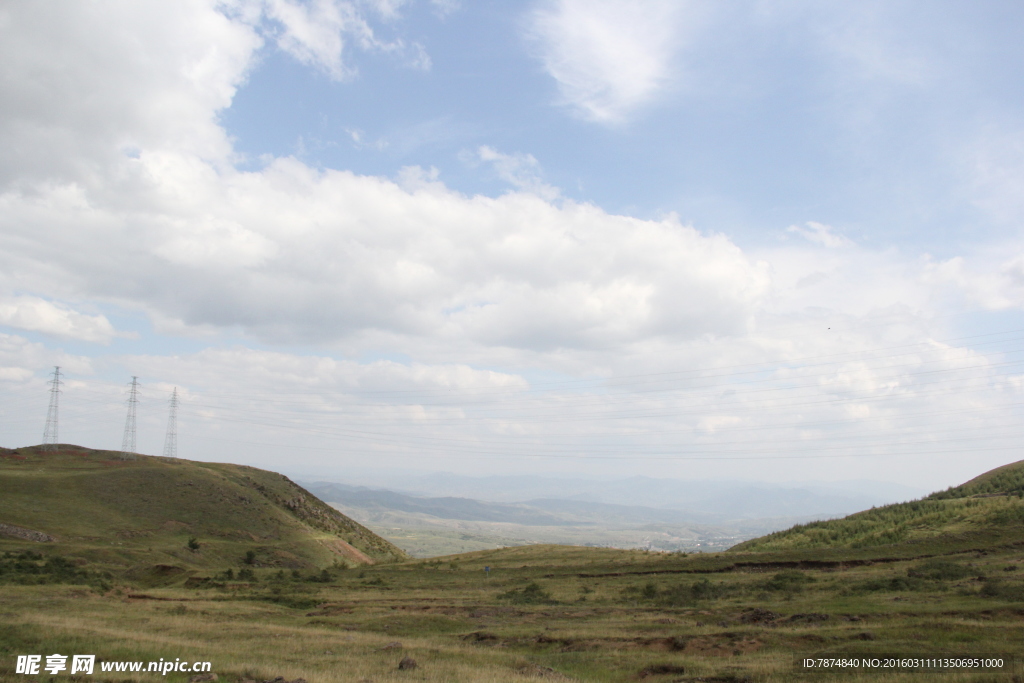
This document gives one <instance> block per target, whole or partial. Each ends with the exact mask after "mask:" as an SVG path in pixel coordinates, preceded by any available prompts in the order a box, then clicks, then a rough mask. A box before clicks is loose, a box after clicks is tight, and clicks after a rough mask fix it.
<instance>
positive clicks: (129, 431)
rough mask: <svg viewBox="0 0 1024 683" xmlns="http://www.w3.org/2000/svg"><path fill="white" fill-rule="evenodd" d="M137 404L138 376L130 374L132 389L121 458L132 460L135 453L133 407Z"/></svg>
mask: <svg viewBox="0 0 1024 683" xmlns="http://www.w3.org/2000/svg"><path fill="white" fill-rule="evenodd" d="M138 405H139V378H138V377H135V376H134V375H133V376H132V389H131V393H130V394H129V395H128V417H127V418H126V419H125V421H124V438H123V439H121V459H122V460H134V459H135V454H136V453H137V452H138V451H137V450H136V449H135V408H136V406H138Z"/></svg>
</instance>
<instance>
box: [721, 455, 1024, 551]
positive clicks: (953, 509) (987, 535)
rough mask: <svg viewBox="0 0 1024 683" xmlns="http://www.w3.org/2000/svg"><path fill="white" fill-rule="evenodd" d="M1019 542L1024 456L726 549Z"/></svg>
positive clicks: (948, 547) (946, 547)
mask: <svg viewBox="0 0 1024 683" xmlns="http://www.w3.org/2000/svg"><path fill="white" fill-rule="evenodd" d="M1021 542H1024V460H1022V461H1020V462H1015V463H1011V464H1009V465H1004V466H1003V467H999V468H996V469H994V470H991V471H990V472H986V473H985V474H982V475H980V476H978V477H975V478H974V479H972V480H970V481H969V482H967V483H965V484H962V485H960V486H956V487H951V488H949V489H947V490H945V491H939V492H937V493H933V494H931V495H930V496H927V497H925V498H922V499H920V500H914V501H910V502H907V503H896V504H894V505H886V506H884V507H878V508H871V509H870V510H865V511H863V512H858V513H856V514H853V515H850V516H848V517H844V518H842V519H833V520H827V521H822V522H811V523H810V524H799V525H797V526H794V527H792V528H791V529H787V530H785V531H778V532H775V533H772V534H768V535H767V536H762V537H760V538H755V539H752V540H749V541H746V542H744V543H740V544H739V545H736V546H733V547H732V548H731V549H730V552H760V551H780V550H798V549H812V548H851V549H852V548H878V547H881V546H894V545H897V544H900V545H906V544H912V545H914V546H918V548H917V549H918V551H920V552H922V553H926V552H937V553H938V552H953V551H958V550H964V549H968V548H984V547H990V546H993V545H1007V544H1014V543H1021Z"/></svg>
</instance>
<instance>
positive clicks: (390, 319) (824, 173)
mask: <svg viewBox="0 0 1024 683" xmlns="http://www.w3.org/2000/svg"><path fill="white" fill-rule="evenodd" d="M1022 28H1024V6H1022V5H1021V4H1020V3H1016V2H1009V1H1007V2H1002V1H998V0H993V1H992V2H986V3H981V4H978V3H971V4H968V3H963V2H947V1H945V0H929V1H928V2H924V1H922V0H916V1H908V0H888V1H886V2H880V1H877V2H876V1H874V0H865V2H860V3H818V2H810V1H803V0H740V1H739V2H734V3H716V2H711V1H710V0H674V1H669V0H643V1H640V0H631V1H626V0H529V1H508V0H506V1H504V2H496V1H491V0H478V1H476V2H469V1H468V0H308V1H302V0H175V1H174V2H164V1H159V0H153V1H152V2H146V3H139V2H130V1H128V0H121V1H117V0H97V1H96V2H90V3H70V4H61V5H59V6H58V5H53V4H48V3H20V2H13V1H2V2H0V149H2V150H4V151H3V154H2V155H0V445H3V446H7V447H18V446H27V445H32V444H37V443H40V442H41V441H42V440H43V433H44V426H45V423H46V416H47V407H48V404H49V401H50V389H51V388H52V384H49V382H50V381H51V380H52V376H53V374H52V373H53V369H54V367H55V366H60V368H61V381H62V384H61V385H60V390H61V391H60V395H59V400H60V421H59V429H60V431H59V438H60V441H61V442H62V443H75V444H80V445H84V446H89V447H94V448H109V449H115V450H116V449H120V448H121V445H122V440H123V436H124V429H125V417H126V411H127V405H126V401H127V399H128V385H129V383H130V382H131V378H132V377H133V376H135V377H138V381H139V384H140V386H141V394H140V402H139V404H138V428H137V429H138V432H137V439H138V449H139V451H140V452H143V453H151V454H160V453H162V452H163V449H164V444H165V437H166V430H167V424H168V411H169V399H170V396H171V392H172V391H173V390H174V389H175V388H177V391H178V395H179V397H180V406H179V413H178V419H177V434H178V436H177V443H178V455H179V456H181V457H186V458H192V459H197V460H209V461H227V462H236V463H243V464H249V465H254V466H257V467H264V468H268V469H274V470H277V471H282V472H285V473H288V474H291V475H294V476H303V477H313V476H316V477H321V478H325V479H333V480H336V481H344V480H345V478H346V476H354V474H355V473H357V472H370V471H373V472H377V473H378V474H379V473H381V472H383V473H387V472H390V471H394V472H402V473H409V472H431V471H448V472H458V473H461V474H469V475H481V476H482V475H491V474H515V475H523V474H527V475H537V476H578V477H597V478H602V477H603V478H619V477H624V476H632V475H644V476H651V477H665V478H679V479H691V480H692V479H698V480H699V479H742V480H748V481H765V482H783V481H810V480H817V481H843V480H851V479H871V480H877V481H886V482H895V483H902V484H906V485H913V486H917V487H919V488H932V489H937V488H942V487H945V486H949V485H955V484H958V483H961V482H962V481H965V480H966V479H969V478H971V477H972V476H975V475H976V474H979V473H981V472H983V471H985V470H988V469H990V468H992V467H996V466H999V465H1002V464H1005V463H1008V462H1013V461H1016V460H1020V459H1022V458H1024V445H1022V444H1024V438H1022V437H1024V420H1022V418H1024V409H1022V407H1024V357H1022V351H1024V348H1022V340H1024V233H1022V230H1021V227H1022V221H1024V193H1022V192H1021V188H1022V186H1024V87H1021V86H1022V85H1024V43H1022V41H1020V40H1019V35H1020V32H1021V29H1022Z"/></svg>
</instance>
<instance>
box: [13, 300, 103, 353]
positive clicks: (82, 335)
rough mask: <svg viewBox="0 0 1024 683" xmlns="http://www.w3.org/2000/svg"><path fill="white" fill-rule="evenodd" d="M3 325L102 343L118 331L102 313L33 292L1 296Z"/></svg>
mask: <svg viewBox="0 0 1024 683" xmlns="http://www.w3.org/2000/svg"><path fill="white" fill-rule="evenodd" d="M0 325H7V326H8V327H14V328H17V329H19V330H28V331H31V332H43V333H44V334H51V335H54V336H57V337H64V338H67V339H80V340H82V341H89V342H98V343H100V344H108V343H110V341H111V339H113V338H114V336H115V335H116V334H117V332H116V331H115V330H114V326H113V325H111V324H110V321H109V320H107V318H106V317H105V316H103V315H87V314H84V313H79V312H78V311H75V310H73V309H71V308H69V307H67V306H63V305H60V304H56V303H53V302H50V301H46V300H44V299H40V298H39V297H34V296H18V297H3V298H0Z"/></svg>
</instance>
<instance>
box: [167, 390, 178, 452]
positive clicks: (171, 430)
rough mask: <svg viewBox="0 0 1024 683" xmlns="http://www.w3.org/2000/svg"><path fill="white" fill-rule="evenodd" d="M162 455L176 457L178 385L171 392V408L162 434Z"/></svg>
mask: <svg viewBox="0 0 1024 683" xmlns="http://www.w3.org/2000/svg"><path fill="white" fill-rule="evenodd" d="M164 457H165V458H177V457H178V387H174V391H173V392H172V393H171V410H170V413H169V414H168V416H167V434H166V436H164Z"/></svg>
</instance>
